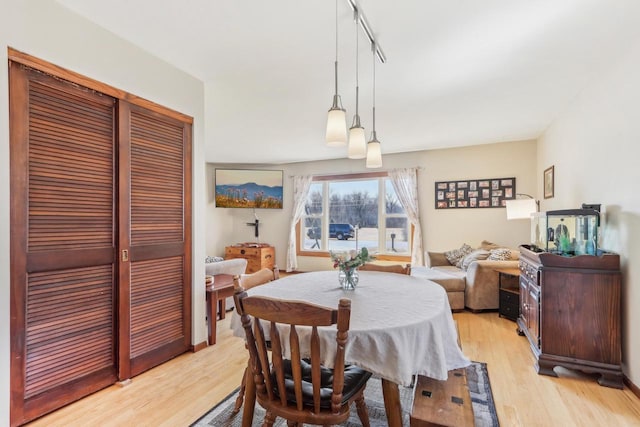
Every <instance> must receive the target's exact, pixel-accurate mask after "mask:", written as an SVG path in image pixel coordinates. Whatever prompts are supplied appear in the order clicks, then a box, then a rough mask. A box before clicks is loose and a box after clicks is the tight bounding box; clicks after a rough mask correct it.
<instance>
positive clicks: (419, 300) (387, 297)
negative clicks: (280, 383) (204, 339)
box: [230, 271, 471, 427]
mask: <svg viewBox="0 0 640 427" xmlns="http://www.w3.org/2000/svg"><path fill="white" fill-rule="evenodd" d="M247 293H248V294H249V295H250V296H251V295H260V296H268V297H272V298H278V299H286V300H298V301H306V302H310V303H314V304H318V305H322V306H326V307H333V308H335V307H338V302H339V300H340V299H342V298H348V299H349V300H351V320H350V327H349V336H348V342H347V345H346V348H345V363H346V364H352V365H356V366H359V367H360V368H362V369H365V370H367V371H369V372H371V373H373V375H375V376H378V377H380V378H381V380H382V390H383V397H384V403H385V411H386V414H387V418H388V422H389V426H392V427H394V426H402V409H401V406H400V397H399V388H398V387H399V386H406V387H409V386H411V385H412V384H413V378H414V376H415V375H423V376H426V377H430V378H434V379H437V380H446V379H447V377H448V371H450V370H453V369H458V368H463V367H466V366H468V365H469V364H470V363H471V362H470V360H469V359H468V358H467V357H466V356H465V355H464V354H463V352H462V350H461V349H460V347H459V345H458V337H457V329H456V327H455V323H454V320H453V316H452V314H451V307H450V306H449V300H448V298H447V294H446V291H445V290H444V288H442V286H440V285H438V284H437V283H435V282H431V281H429V280H425V279H424V278H417V277H412V276H409V275H404V274H397V273H386V272H377V271H361V272H359V282H358V285H357V287H356V289H355V290H343V289H342V287H341V286H340V284H339V282H338V273H337V272H336V271H317V272H309V273H299V274H291V275H288V276H285V277H282V278H280V279H278V280H275V281H272V282H269V283H266V284H264V285H261V286H257V287H254V288H251V289H249V290H248V291H247ZM230 323H231V328H232V329H233V333H234V335H236V336H240V337H244V330H243V329H242V325H241V323H240V319H239V316H238V315H237V313H236V312H234V314H233V316H232V319H231V322H230ZM298 333H299V335H300V339H301V340H300V341H301V342H302V341H303V334H304V333H305V332H304V331H300V330H298ZM318 333H319V335H320V340H321V347H322V353H323V356H325V355H326V357H324V360H325V364H326V365H327V367H328V368H332V367H333V366H331V363H332V357H331V355H335V351H336V345H337V344H336V339H335V333H336V329H335V326H334V327H323V328H319V330H318ZM287 343H288V340H283V347H284V348H283V354H284V356H285V357H289V356H290V353H289V349H288V348H287V347H288V345H287ZM302 350H303V351H304V349H302ZM249 377H250V376H249Z"/></svg>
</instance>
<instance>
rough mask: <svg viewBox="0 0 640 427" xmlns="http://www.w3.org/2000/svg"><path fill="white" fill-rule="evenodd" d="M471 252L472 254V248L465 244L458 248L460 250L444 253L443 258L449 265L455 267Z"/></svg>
mask: <svg viewBox="0 0 640 427" xmlns="http://www.w3.org/2000/svg"><path fill="white" fill-rule="evenodd" d="M471 252H473V248H472V247H471V246H469V245H467V244H466V243H465V244H464V245H462V246H461V247H460V249H453V250H451V251H447V252H445V253H444V256H445V257H446V258H447V261H449V264H451V265H456V264H457V263H458V261H460V260H461V259H463V258H464V257H465V256H467V255H469V254H470V253H471Z"/></svg>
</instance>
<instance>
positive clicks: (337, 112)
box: [326, 0, 347, 147]
mask: <svg viewBox="0 0 640 427" xmlns="http://www.w3.org/2000/svg"><path fill="white" fill-rule="evenodd" d="M334 70H335V71H334V79H335V80H334V82H335V92H334V94H333V104H332V105H331V108H330V109H329V114H328V117H327V132H326V141H327V145H328V146H329V147H340V146H344V145H346V144H347V113H346V112H345V110H344V108H342V101H341V99H340V95H338V0H336V60H335V66H334Z"/></svg>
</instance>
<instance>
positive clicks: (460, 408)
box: [410, 322, 475, 427]
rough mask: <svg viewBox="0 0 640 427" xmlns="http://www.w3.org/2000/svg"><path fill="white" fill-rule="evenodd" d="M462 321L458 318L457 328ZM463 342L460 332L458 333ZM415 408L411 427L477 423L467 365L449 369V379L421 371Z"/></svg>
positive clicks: (456, 425)
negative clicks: (468, 382) (438, 377)
mask: <svg viewBox="0 0 640 427" xmlns="http://www.w3.org/2000/svg"><path fill="white" fill-rule="evenodd" d="M457 330H458V324H457V322H456V332H457ZM458 345H460V334H458ZM413 391H414V394H413V407H412V408H411V417H410V425H411V427H436V426H438V427H441V426H447V427H467V426H474V425H475V420H474V418H473V408H472V406H471V394H470V393H469V386H468V385H467V371H466V369H465V368H460V369H454V370H453V371H449V377H448V378H447V380H446V381H438V380H434V379H432V378H428V377H424V376H422V375H418V378H417V380H416V384H415V387H414V390H413Z"/></svg>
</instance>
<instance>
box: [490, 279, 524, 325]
mask: <svg viewBox="0 0 640 427" xmlns="http://www.w3.org/2000/svg"><path fill="white" fill-rule="evenodd" d="M495 270H496V271H497V272H498V286H499V289H500V301H499V305H498V314H499V315H500V316H501V317H505V318H507V319H509V320H513V321H514V322H515V321H517V320H518V313H519V312H520V298H519V295H520V294H519V292H520V291H519V288H518V287H519V285H518V277H519V276H520V270H519V269H518V268H496V269H495Z"/></svg>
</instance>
